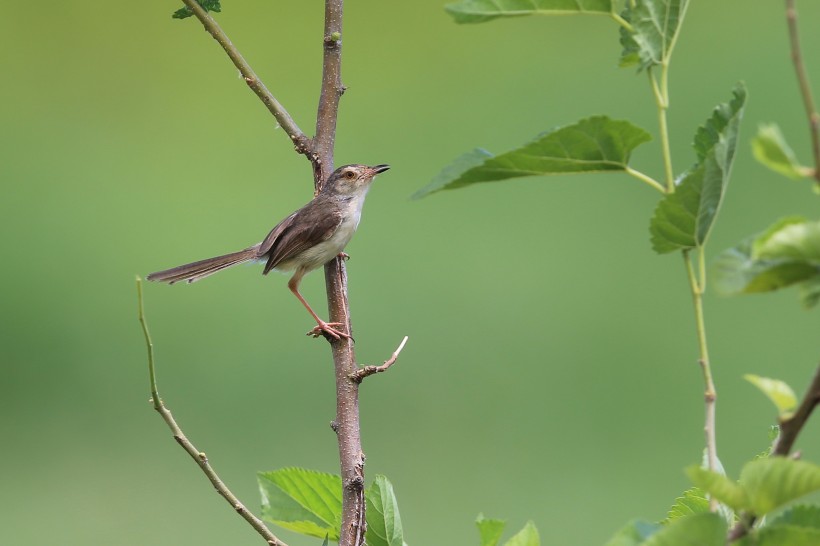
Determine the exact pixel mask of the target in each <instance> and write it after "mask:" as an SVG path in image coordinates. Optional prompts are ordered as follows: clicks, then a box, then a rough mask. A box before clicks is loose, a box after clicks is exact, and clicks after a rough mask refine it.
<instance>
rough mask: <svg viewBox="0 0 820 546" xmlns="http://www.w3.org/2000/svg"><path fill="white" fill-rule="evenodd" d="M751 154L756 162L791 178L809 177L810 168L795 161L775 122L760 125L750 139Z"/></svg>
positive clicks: (792, 152) (795, 158)
mask: <svg viewBox="0 0 820 546" xmlns="http://www.w3.org/2000/svg"><path fill="white" fill-rule="evenodd" d="M752 154H753V155H754V157H755V159H757V160H758V162H760V163H762V164H763V165H764V166H765V167H768V168H769V169H771V170H773V171H774V172H776V173H779V174H782V175H783V176H785V177H787V178H791V179H792V180H799V179H800V178H806V177H810V176H811V174H812V170H811V168H809V167H805V166H803V165H801V164H800V162H798V161H797V157H796V156H795V155H794V151H792V149H791V147H789V145H788V143H786V139H785V138H783V133H781V132H780V128H779V127H778V126H777V124H774V123H772V124H770V125H761V126H760V127H758V129H757V135H756V136H755V137H754V138H753V139H752Z"/></svg>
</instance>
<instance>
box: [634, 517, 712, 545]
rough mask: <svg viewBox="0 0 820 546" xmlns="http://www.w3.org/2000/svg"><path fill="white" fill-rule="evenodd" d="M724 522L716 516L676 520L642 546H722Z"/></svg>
mask: <svg viewBox="0 0 820 546" xmlns="http://www.w3.org/2000/svg"><path fill="white" fill-rule="evenodd" d="M726 530H727V525H726V521H724V519H723V518H722V517H720V516H719V515H717V514H709V513H707V514H695V515H694V516H688V517H685V518H678V519H676V520H675V521H673V522H671V523H670V524H669V525H666V526H664V527H663V528H661V530H660V531H658V532H657V533H655V534H653V535H652V536H651V537H649V538H648V539H647V540H646V541H645V542H644V543H643V544H642V546H724V544H725V541H726Z"/></svg>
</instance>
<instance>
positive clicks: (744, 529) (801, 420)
mask: <svg viewBox="0 0 820 546" xmlns="http://www.w3.org/2000/svg"><path fill="white" fill-rule="evenodd" d="M818 404H820V366H817V370H815V372H814V378H812V381H811V384H810V385H809V388H808V389H807V390H806V394H805V395H804V396H803V400H802V401H801V402H800V405H799V406H798V407H797V410H796V411H795V412H794V414H792V416H791V417H789V418H788V419H780V423H779V424H780V434H778V435H777V439H776V440H775V441H774V445H773V446H772V451H771V454H770V457H788V456H789V453H790V452H791V450H792V447H793V446H794V442H795V440H797V436H798V435H799V434H800V431H801V430H803V427H804V426H805V425H806V423H807V422H808V420H809V417H811V414H812V412H813V411H814V408H816V407H817V405H818ZM756 519H757V517H756V516H755V514H752V513H749V512H744V513H743V514H741V515H740V519H739V520H738V522H737V523H736V524H735V525H734V527H732V529H731V530H730V531H729V536H728V541H729V542H734V541H736V540H739V539H741V538H743V537H744V536H746V534H747V533H748V532H749V530H750V529H751V528H752V526H753V525H754V523H755V520H756Z"/></svg>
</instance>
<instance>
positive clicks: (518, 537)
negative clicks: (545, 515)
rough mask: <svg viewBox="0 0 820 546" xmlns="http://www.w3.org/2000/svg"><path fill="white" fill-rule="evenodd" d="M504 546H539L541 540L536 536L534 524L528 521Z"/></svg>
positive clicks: (536, 530)
mask: <svg viewBox="0 0 820 546" xmlns="http://www.w3.org/2000/svg"><path fill="white" fill-rule="evenodd" d="M504 546H541V538H540V537H539V536H538V529H536V528H535V524H534V523H533V522H531V521H528V522H527V524H526V525H525V526H524V528H523V529H521V530H520V531H518V533H517V534H515V535H513V537H512V538H511V539H510V540H508V541H507V542H505V543H504Z"/></svg>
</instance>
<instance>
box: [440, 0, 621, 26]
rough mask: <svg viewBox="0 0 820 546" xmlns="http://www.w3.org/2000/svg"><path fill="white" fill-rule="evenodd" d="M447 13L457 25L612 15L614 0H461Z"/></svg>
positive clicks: (448, 5) (452, 5)
mask: <svg viewBox="0 0 820 546" xmlns="http://www.w3.org/2000/svg"><path fill="white" fill-rule="evenodd" d="M444 9H445V10H447V12H448V13H449V14H450V15H452V16H453V19H454V20H455V22H456V23H484V22H486V21H492V20H493V19H498V18H500V17H521V16H523V15H571V14H575V13H592V14H596V13H598V14H609V13H611V12H612V0H461V2H454V3H452V4H447V5H446V6H444Z"/></svg>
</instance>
